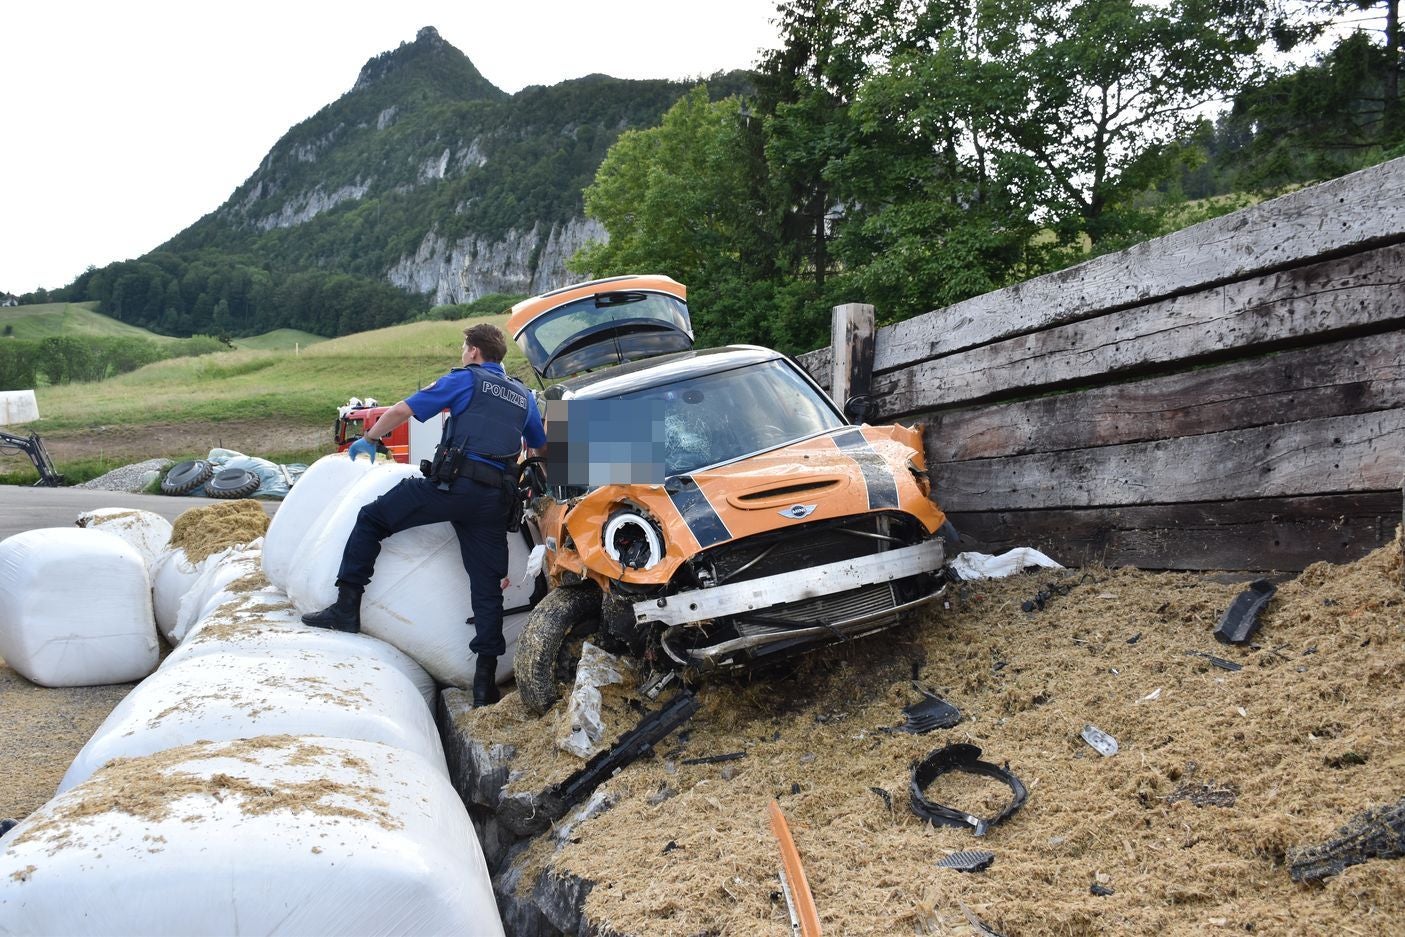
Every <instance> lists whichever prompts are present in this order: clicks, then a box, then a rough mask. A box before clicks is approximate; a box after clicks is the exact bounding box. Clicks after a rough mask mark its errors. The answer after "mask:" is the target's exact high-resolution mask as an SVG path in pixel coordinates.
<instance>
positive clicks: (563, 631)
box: [512, 584, 600, 716]
mask: <svg viewBox="0 0 1405 937" xmlns="http://www.w3.org/2000/svg"><path fill="white" fill-rule="evenodd" d="M599 627H600V590H599V589H597V588H596V587H595V586H594V585H588V584H587V585H572V586H562V587H560V588H558V589H553V590H552V591H551V592H548V593H547V595H546V598H544V599H542V600H541V601H540V602H538V603H537V607H536V608H534V609H532V612H531V614H529V615H528V616H527V623H526V624H525V625H523V626H522V636H521V637H520V638H518V639H517V654H516V656H514V657H513V660H512V668H513V671H514V675H515V677H516V679H517V693H518V695H519V696H521V698H522V703H523V705H524V706H526V707H527V709H528V710H529V711H531V712H533V713H536V714H537V715H538V716H540V715H544V714H545V713H546V711H547V710H548V709H550V708H551V707H552V705H553V704H555V702H556V701H557V700H558V699H560V698H561V690H560V683H561V682H562V681H564V680H570V679H572V677H573V674H574V672H575V668H576V664H577V663H578V662H579V661H580V647H579V645H578V643H577V642H578V641H579V640H580V639H581V638H584V637H586V636H587V635H589V634H591V633H593V632H594V631H595V630H596V629H598V628H599Z"/></svg>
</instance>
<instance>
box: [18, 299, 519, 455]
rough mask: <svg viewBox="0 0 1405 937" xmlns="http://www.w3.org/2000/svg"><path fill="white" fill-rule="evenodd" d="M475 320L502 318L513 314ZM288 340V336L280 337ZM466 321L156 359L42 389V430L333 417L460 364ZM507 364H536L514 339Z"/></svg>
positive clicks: (395, 396) (316, 421)
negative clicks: (104, 376)
mask: <svg viewBox="0 0 1405 937" xmlns="http://www.w3.org/2000/svg"><path fill="white" fill-rule="evenodd" d="M473 321H475V322H481V321H489V322H495V323H496V324H498V325H502V324H503V323H504V322H505V321H506V316H488V317H480V318H476V319H474V320H473ZM280 344H281V342H280ZM462 344H463V323H459V322H414V323H410V324H407V325H398V326H393V327H391V328H386V329H377V330H375V331H371V332H361V333H358V334H356V335H348V336H344V337H342V338H336V339H329V340H326V341H320V342H316V343H314V344H312V345H310V346H306V347H303V346H301V345H299V346H298V347H297V348H296V349H295V348H294V347H292V346H291V345H290V346H288V347H282V348H275V349H273V350H259V349H250V348H243V349H237V350H234V351H228V352H220V353H217V354H213V355H203V356H201V357H199V358H174V359H168V360H166V361H158V362H156V363H155V364H150V365H147V366H146V367H144V368H140V369H139V370H136V371H132V372H130V373H128V374H123V375H119V376H118V377H114V378H111V379H109V380H106V381H100V382H97V383H92V384H65V385H59V386H54V387H43V388H40V389H39V391H38V398H39V413H40V415H41V417H42V419H41V420H39V421H38V422H36V423H32V424H29V426H28V427H27V428H28V429H30V430H32V431H37V432H39V433H40V434H43V433H45V432H50V431H59V430H72V429H82V428H84V427H91V426H99V425H102V426H128V425H130V426H138V425H143V424H151V423H164V422H170V423H178V422H190V421H202V422H218V421H220V420H234V419H238V420H257V419H268V420H279V421H282V422H284V423H285V424H287V425H304V426H321V425H323V424H328V425H330V423H331V419H332V417H333V416H334V415H335V411H336V408H337V406H338V405H340V404H344V403H346V401H347V399H348V398H350V397H353V396H354V397H361V398H366V397H374V398H376V399H377V400H379V401H381V402H383V403H392V402H394V401H396V400H399V399H401V398H402V397H405V396H407V395H408V394H409V393H411V392H412V391H414V390H416V389H417V388H419V387H423V386H424V385H426V384H428V383H429V382H430V381H433V380H435V379H436V378H438V377H439V376H440V375H441V374H443V373H444V372H445V371H447V370H449V369H450V368H452V367H456V366H458V364H459V354H460V347H461V346H462ZM504 364H505V365H506V367H507V369H508V370H509V371H510V372H511V373H512V374H514V375H516V376H518V377H520V378H523V379H527V378H529V377H530V371H529V369H528V367H527V363H526V360H525V359H524V358H523V357H522V354H521V352H520V351H519V350H518V349H517V347H516V345H512V344H509V346H508V356H507V360H506V361H505V362H504Z"/></svg>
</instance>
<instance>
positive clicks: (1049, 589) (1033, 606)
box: [1020, 582, 1073, 612]
mask: <svg viewBox="0 0 1405 937" xmlns="http://www.w3.org/2000/svg"><path fill="white" fill-rule="evenodd" d="M1072 591H1073V586H1071V585H1065V584H1063V583H1061V582H1051V583H1049V584H1048V585H1046V586H1045V587H1044V588H1042V589H1040V590H1039V591H1038V592H1036V593H1034V598H1032V599H1027V600H1026V601H1025V602H1024V603H1023V604H1022V605H1021V606H1020V608H1022V609H1024V610H1025V611H1026V612H1033V611H1036V610H1037V611H1041V612H1042V611H1044V606H1045V605H1047V604H1048V603H1049V601H1050V600H1051V599H1052V598H1054V596H1056V595H1068V594H1069V593H1070V592H1072Z"/></svg>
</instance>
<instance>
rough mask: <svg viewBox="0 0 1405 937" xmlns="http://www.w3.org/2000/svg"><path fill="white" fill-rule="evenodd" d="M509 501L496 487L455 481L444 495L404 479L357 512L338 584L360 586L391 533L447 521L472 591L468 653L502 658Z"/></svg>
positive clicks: (422, 482)
mask: <svg viewBox="0 0 1405 937" xmlns="http://www.w3.org/2000/svg"><path fill="white" fill-rule="evenodd" d="M507 508H508V496H507V492H506V490H505V489H504V488H503V487H501V486H495V485H487V484H483V483H482V482H477V481H474V480H472V479H469V478H459V479H455V480H454V482H453V485H452V486H451V487H450V489H449V490H448V491H441V490H439V487H438V486H437V485H436V484H435V483H434V482H432V481H430V480H429V479H427V478H406V479H404V480H403V481H401V482H400V483H399V484H398V485H396V486H395V487H394V488H392V489H390V490H389V491H387V492H386V493H385V494H383V495H381V496H380V497H379V498H377V499H376V500H374V501H372V502H371V503H370V504H368V505H366V506H365V507H363V508H362V509H361V512H360V513H359V514H357V516H356V526H355V527H353V528H352V530H351V535H350V536H349V537H347V538H346V549H345V550H343V551H342V560H341V569H340V570H339V571H338V572H337V581H338V582H344V583H346V584H348V585H354V586H362V587H364V586H365V585H366V584H367V583H368V582H370V581H371V574H372V573H373V572H375V567H376V557H377V556H379V555H380V552H381V541H382V540H384V539H385V538H386V537H389V536H390V535H391V534H394V533H398V532H400V531H402V530H408V529H410V528H411V527H422V526H424V525H425V524H439V523H443V522H445V521H447V522H448V523H450V524H452V525H453V527H454V533H456V534H458V538H459V553H460V554H461V555H462V557H463V568H464V570H465V571H467V573H468V583H469V587H470V588H471V589H472V590H473V619H474V624H475V626H476V627H477V631H478V633H477V635H475V636H474V638H473V641H472V642H471V643H470V644H469V649H470V650H472V651H473V653H475V654H477V655H478V656H480V657H501V656H502V655H503V654H504V653H505V652H506V651H507V644H506V642H504V641H503V636H502V580H503V578H504V577H505V576H507Z"/></svg>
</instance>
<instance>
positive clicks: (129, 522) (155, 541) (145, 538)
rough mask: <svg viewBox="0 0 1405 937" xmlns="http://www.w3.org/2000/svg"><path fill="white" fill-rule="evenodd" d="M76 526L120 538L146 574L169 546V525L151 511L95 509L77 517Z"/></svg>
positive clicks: (168, 522)
mask: <svg viewBox="0 0 1405 937" xmlns="http://www.w3.org/2000/svg"><path fill="white" fill-rule="evenodd" d="M76 523H77V525H78V526H79V527H86V528H88V529H89V530H101V531H103V532H104V533H109V534H116V535H117V536H118V537H121V538H122V539H123V540H125V541H127V542H128V543H130V544H131V545H132V546H133V547H135V548H136V551H137V552H138V553H140V554H141V558H142V559H143V560H144V561H145V562H146V568H147V569H148V570H150V569H152V568H153V567H154V566H155V565H156V560H157V558H158V557H159V556H160V555H161V551H163V550H165V549H166V544H168V543H170V542H171V522H170V521H168V520H166V519H165V518H164V517H162V516H161V515H160V514H154V513H152V512H151V511H134V510H132V509H131V508H96V509H94V510H92V511H84V512H82V513H81V514H79V515H78V519H77V521H76Z"/></svg>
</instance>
